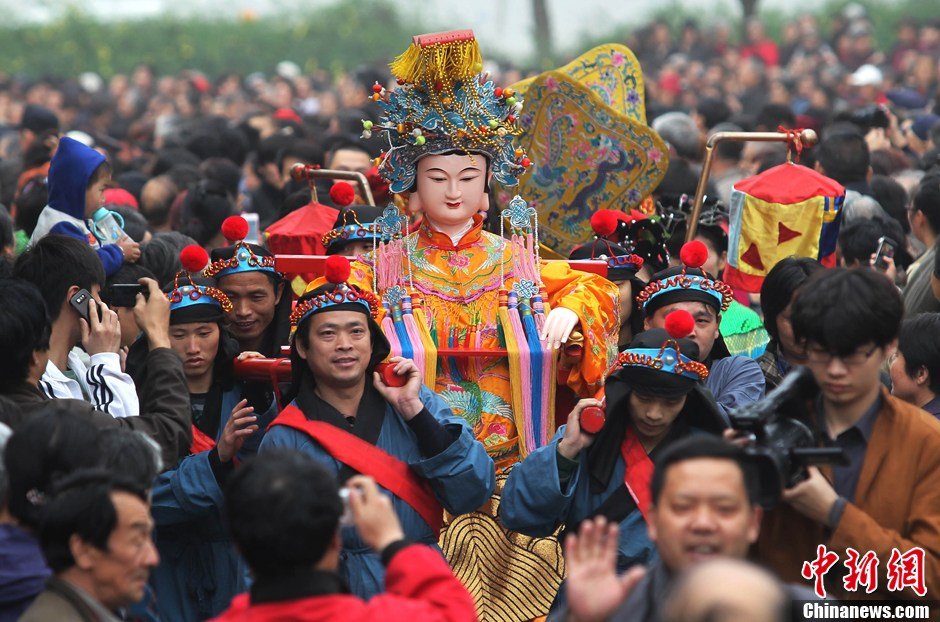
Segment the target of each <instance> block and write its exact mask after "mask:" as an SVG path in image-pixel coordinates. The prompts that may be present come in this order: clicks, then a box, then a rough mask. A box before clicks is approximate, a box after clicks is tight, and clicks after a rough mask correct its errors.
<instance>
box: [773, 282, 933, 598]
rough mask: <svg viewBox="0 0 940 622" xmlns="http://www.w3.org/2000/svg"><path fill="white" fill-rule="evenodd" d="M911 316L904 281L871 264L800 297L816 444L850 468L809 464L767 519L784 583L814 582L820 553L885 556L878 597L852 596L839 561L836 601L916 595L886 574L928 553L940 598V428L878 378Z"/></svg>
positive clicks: (928, 577)
mask: <svg viewBox="0 0 940 622" xmlns="http://www.w3.org/2000/svg"><path fill="white" fill-rule="evenodd" d="M903 312H904V308H903V304H902V302H901V297H900V295H899V293H898V291H897V289H896V288H895V287H894V285H893V284H892V283H891V282H890V281H889V280H888V279H887V278H885V277H884V275H882V274H880V273H878V272H876V271H874V270H870V269H867V268H858V269H834V270H822V271H818V272H816V273H815V274H814V275H813V276H812V277H811V278H810V280H809V281H807V283H806V284H805V285H804V286H803V287H802V288H801V290H800V293H799V295H798V297H797V298H796V301H795V303H794V305H793V313H792V324H793V331H794V334H795V336H796V338H797V339H798V340H805V342H806V366H807V367H808V368H809V369H810V370H811V371H812V373H813V376H814V378H815V379H816V382H817V384H818V385H819V388H820V393H819V398H818V399H817V400H816V402H815V404H813V405H811V410H812V411H813V416H812V419H813V423H814V426H815V429H816V432H817V437H818V438H820V440H821V442H822V444H825V445H829V446H837V447H841V448H842V449H843V450H844V452H845V455H846V457H847V458H848V461H847V464H845V465H836V466H832V467H828V466H826V467H821V468H817V467H810V468H809V477H808V478H807V479H806V480H804V481H802V482H800V483H798V484H796V485H795V486H793V487H791V488H789V489H787V490H786V491H785V492H784V494H783V503H782V504H781V505H780V506H778V507H777V508H776V509H774V510H773V511H771V512H769V513H768V514H767V515H766V517H765V520H764V523H763V525H762V527H761V537H760V539H759V541H758V545H757V553H758V556H759V557H760V558H761V560H762V561H763V562H765V563H766V564H767V565H768V566H770V567H771V568H772V569H773V570H775V571H776V572H777V573H778V574H780V576H781V577H782V578H783V579H784V580H785V581H789V582H804V581H806V579H805V577H802V578H801V573H802V571H803V569H804V562H810V563H814V561H815V560H817V555H818V549H817V547H818V546H819V545H825V546H826V547H828V550H829V551H830V552H834V553H837V554H838V555H839V559H840V560H843V561H844V560H845V559H846V556H847V553H846V551H847V549H849V548H851V549H854V550H855V551H857V552H858V555H859V556H864V555H865V554H866V553H867V552H868V551H872V552H873V553H874V555H875V556H876V557H877V559H878V560H880V564H881V565H880V566H879V568H878V578H879V581H878V585H877V589H876V590H875V591H874V592H872V593H871V594H870V595H867V594H866V591H865V589H864V588H862V589H860V590H859V591H858V592H852V593H847V592H844V591H843V586H844V584H843V582H842V581H841V580H840V579H841V578H843V577H844V576H845V574H846V571H845V567H844V565H843V564H842V563H837V564H836V565H833V566H832V568H831V569H832V571H833V572H831V573H830V576H829V577H827V579H828V580H827V587H830V586H831V587H830V593H831V594H832V595H834V596H836V597H848V598H863V597H866V596H867V597H869V598H882V599H884V598H912V597H914V594H915V592H914V591H912V589H911V588H906V589H904V590H903V591H893V590H890V589H889V582H888V580H887V579H886V576H888V575H886V573H890V572H891V569H892V567H893V566H892V562H891V560H892V552H893V550H897V554H898V555H904V554H906V553H908V552H909V551H912V550H914V549H915V548H916V547H920V549H922V551H923V558H922V560H921V561H920V562H919V563H920V565H921V567H922V570H923V577H924V579H925V583H926V588H927V592H928V593H929V594H937V593H938V591H940V553H938V552H940V423H938V422H937V420H936V419H934V418H933V417H931V416H930V415H928V414H927V413H926V412H924V411H922V410H920V409H919V408H916V407H914V406H913V405H911V404H908V403H906V402H904V401H902V400H900V399H898V398H896V397H894V396H892V395H891V394H890V393H889V392H888V390H887V388H885V387H884V386H883V385H882V383H881V382H880V373H881V369H882V366H883V365H884V363H885V361H886V360H887V359H888V357H889V356H890V355H891V353H892V352H893V351H894V349H895V347H896V345H897V338H898V331H899V329H900V324H901V317H902V315H903ZM894 563H895V564H897V560H896V558H895V562H894ZM832 575H835V576H832ZM928 598H929V596H928Z"/></svg>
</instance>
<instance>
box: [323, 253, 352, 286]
mask: <svg viewBox="0 0 940 622" xmlns="http://www.w3.org/2000/svg"><path fill="white" fill-rule="evenodd" d="M349 272H350V268H349V260H348V259H346V258H345V257H343V256H342V255H330V256H329V257H327V259H326V266H325V267H324V268H323V276H325V277H326V280H327V281H329V282H330V283H333V284H339V283H345V282H346V280H347V279H348V278H349Z"/></svg>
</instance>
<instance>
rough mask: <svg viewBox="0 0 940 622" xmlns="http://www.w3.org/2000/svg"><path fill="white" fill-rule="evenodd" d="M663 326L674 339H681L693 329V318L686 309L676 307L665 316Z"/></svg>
mask: <svg viewBox="0 0 940 622" xmlns="http://www.w3.org/2000/svg"><path fill="white" fill-rule="evenodd" d="M664 328H665V329H666V332H667V333H669V334H670V335H671V336H672V337H673V338H674V339H682V338H683V337H688V336H689V335H691V334H692V331H693V330H695V318H693V317H692V314H691V313H689V312H688V311H683V310H682V309H678V310H676V311H673V312H672V313H670V314H669V315H667V316H666V323H665V325H664Z"/></svg>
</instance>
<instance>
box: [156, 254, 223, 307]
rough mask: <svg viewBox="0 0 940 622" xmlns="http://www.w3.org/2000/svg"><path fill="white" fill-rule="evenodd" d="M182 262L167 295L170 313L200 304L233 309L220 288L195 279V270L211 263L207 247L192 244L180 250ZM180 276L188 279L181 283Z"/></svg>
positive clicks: (199, 269)
mask: <svg viewBox="0 0 940 622" xmlns="http://www.w3.org/2000/svg"><path fill="white" fill-rule="evenodd" d="M180 263H181V264H183V269H182V270H180V271H179V272H177V273H176V276H175V277H174V278H173V289H172V290H170V291H169V292H168V293H167V294H166V297H167V299H168V300H169V301H170V313H173V312H174V311H180V310H182V309H189V308H192V307H196V306H199V305H210V306H213V307H216V308H218V309H220V310H221V311H223V312H225V313H229V312H230V311H231V310H232V301H231V300H229V298H228V296H226V295H225V292H223V291H222V290H220V289H217V288H215V287H211V286H209V285H197V284H196V283H195V282H194V281H193V276H192V273H193V272H199V271H201V270H202V269H203V268H205V266H206V264H208V263H209V253H207V252H206V249H204V248H202V247H201V246H196V245H195V244H190V245H189V246H187V247H186V248H184V249H183V250H181V251H180ZM180 277H184V278H185V279H186V281H184V282H183V284H182V285H180Z"/></svg>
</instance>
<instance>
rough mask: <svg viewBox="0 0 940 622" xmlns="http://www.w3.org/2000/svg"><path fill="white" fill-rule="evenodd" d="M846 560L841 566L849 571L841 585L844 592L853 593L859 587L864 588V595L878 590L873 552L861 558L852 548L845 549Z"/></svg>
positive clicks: (876, 562)
mask: <svg viewBox="0 0 940 622" xmlns="http://www.w3.org/2000/svg"><path fill="white" fill-rule="evenodd" d="M845 555H846V560H845V562H844V563H843V565H844V566H845V567H846V568H848V569H849V571H848V573H847V574H846V575H845V577H843V579H842V584H843V585H844V586H845V591H847V592H854V591H856V590H858V588H859V587H864V588H865V593H866V594H871V593H872V592H874V591H875V590H877V589H878V563H879V562H878V556H877V555H875V552H874V551H868V552H867V553H865V555H862V556H861V557H860V556H859V554H858V551H856V550H855V549H853V548H847V549H845Z"/></svg>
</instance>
